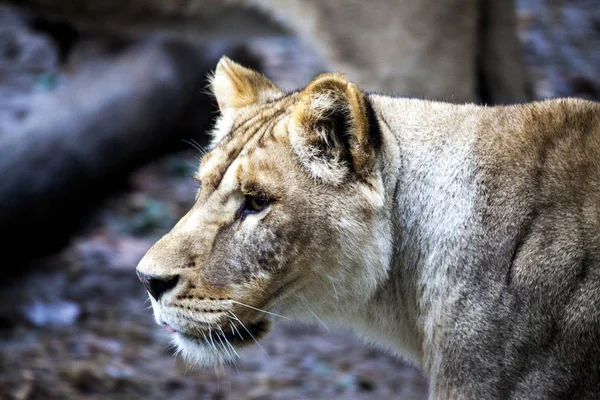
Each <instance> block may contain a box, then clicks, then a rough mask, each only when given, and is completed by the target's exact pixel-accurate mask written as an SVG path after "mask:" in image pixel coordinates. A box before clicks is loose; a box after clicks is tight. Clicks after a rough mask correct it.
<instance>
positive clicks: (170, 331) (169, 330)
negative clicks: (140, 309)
mask: <svg viewBox="0 0 600 400" xmlns="http://www.w3.org/2000/svg"><path fill="white" fill-rule="evenodd" d="M163 326H164V327H165V329H166V330H167V332H169V333H176V332H177V331H176V330H175V328H173V327H172V326H171V325H169V324H163Z"/></svg>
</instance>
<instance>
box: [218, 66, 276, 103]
mask: <svg viewBox="0 0 600 400" xmlns="http://www.w3.org/2000/svg"><path fill="white" fill-rule="evenodd" d="M210 86H211V89H212V92H213V94H214V95H215V97H216V99H217V102H218V103H219V109H220V110H221V112H224V111H225V110H227V109H230V108H240V107H244V106H247V105H250V104H253V103H266V102H268V101H271V100H275V99H277V98H279V97H281V96H282V95H283V92H281V90H279V89H278V88H277V86H275V84H274V83H273V82H271V81H270V80H269V79H268V78H267V77H265V76H264V75H262V74H260V73H258V72H256V71H253V70H251V69H248V68H245V67H242V66H241V65H240V64H238V63H236V62H233V61H231V60H230V59H229V58H227V57H225V56H223V57H221V59H220V60H219V63H218V64H217V69H216V70H215V74H214V76H213V77H212V79H211V83H210Z"/></svg>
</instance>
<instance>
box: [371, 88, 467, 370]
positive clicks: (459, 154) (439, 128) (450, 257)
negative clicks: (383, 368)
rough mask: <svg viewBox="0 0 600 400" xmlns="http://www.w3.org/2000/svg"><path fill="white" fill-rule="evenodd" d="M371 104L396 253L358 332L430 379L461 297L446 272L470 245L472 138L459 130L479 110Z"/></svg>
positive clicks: (381, 100) (377, 100)
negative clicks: (448, 314)
mask: <svg viewBox="0 0 600 400" xmlns="http://www.w3.org/2000/svg"><path fill="white" fill-rule="evenodd" d="M370 100H371V102H372V105H373V108H374V109H375V112H376V115H377V119H378V121H379V124H380V128H381V131H382V136H383V148H382V157H384V158H385V159H386V160H385V162H384V163H383V164H384V165H385V166H386V167H385V169H384V171H382V172H383V180H384V184H385V190H386V199H387V204H386V206H387V207H389V209H390V212H389V215H392V221H391V223H392V224H393V229H392V232H393V237H392V238H390V239H391V240H392V241H393V243H394V246H393V247H394V252H393V255H392V259H391V260H390V264H391V265H390V266H389V271H390V272H389V279H388V280H387V282H386V283H385V285H383V286H382V287H381V288H380V289H379V291H378V292H377V294H376V295H375V296H374V297H373V298H372V299H371V301H370V303H369V305H368V306H367V308H368V311H365V312H364V315H366V321H365V324H364V325H365V326H364V327H363V329H364V330H366V331H367V332H366V333H367V334H368V335H369V336H370V337H373V336H374V337H375V338H376V340H379V341H380V342H382V343H383V344H384V345H387V346H390V347H395V349H396V350H397V351H399V352H400V353H401V354H404V355H405V356H407V357H408V358H409V359H412V360H413V361H414V362H416V363H417V364H419V365H421V366H422V367H424V368H425V369H426V370H428V371H432V370H435V369H436V366H437V365H436V364H437V363H438V362H439V360H436V358H435V357H434V354H436V352H435V349H436V348H437V347H438V346H439V345H440V343H439V341H440V340H441V338H440V335H441V334H442V332H439V329H438V327H440V326H444V323H443V320H444V314H445V310H444V304H445V302H446V301H448V299H449V298H452V297H453V296H458V293H459V292H460V290H461V288H460V286H459V285H457V286H455V285H454V284H453V283H452V282H449V280H450V279H451V278H450V277H449V274H448V271H450V270H452V269H455V268H460V263H461V259H460V258H459V257H458V256H455V255H458V254H460V249H461V248H465V247H467V246H469V244H470V241H469V232H471V231H469V230H468V227H469V223H470V220H471V219H472V210H473V207H472V204H473V198H474V193H475V188H474V184H473V168H472V163H471V161H472V153H473V144H474V138H475V134H474V132H472V131H468V130H465V129H464V128H463V127H464V124H465V122H466V121H467V120H468V119H470V118H474V114H475V108H476V107H475V106H469V105H467V106H455V105H450V104H445V103H434V102H429V101H421V100H410V99H397V98H390V97H384V96H379V95H372V96H370ZM449 199H451V201H448V200H449Z"/></svg>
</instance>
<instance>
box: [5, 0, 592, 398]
mask: <svg viewBox="0 0 600 400" xmlns="http://www.w3.org/2000/svg"><path fill="white" fill-rule="evenodd" d="M224 54H225V55H228V56H229V57H230V58H232V59H234V60H236V61H238V62H240V63H242V64H244V65H247V66H250V67H252V68H255V69H258V70H260V71H261V72H263V73H265V74H266V75H267V76H268V77H270V78H271V79H273V80H274V81H275V82H276V83H277V84H278V85H280V87H281V88H283V89H284V90H293V89H296V88H299V87H302V86H303V85H305V84H306V83H307V82H308V81H309V80H310V79H311V78H312V77H314V76H315V75H316V74H317V73H319V72H322V71H325V70H337V71H341V72H344V73H346V74H348V75H349V76H350V78H351V79H353V80H354V81H356V82H357V83H358V84H359V86H361V87H362V88H364V89H366V90H370V91H378V92H383V93H388V94H397V95H403V96H411V97H419V98H428V99H437V100H445V101H452V102H477V103H485V104H502V103H515V102H522V101H527V100H535V99H544V98H551V97H559V96H577V97H583V98H587V99H595V100H598V99H600V0H517V2H516V4H515V3H513V2H512V1H508V0H501V1H494V0H470V1H463V0H460V1H459V0H404V1H396V0H377V1H371V2H363V1H360V0H332V1H327V2H321V1H320V0H305V1H300V0H272V1H267V0H254V1H241V0H238V1H236V0H231V1H228V2H218V1H215V0H213V1H210V0H164V1H154V0H119V1H115V0H107V1H100V0H95V1H92V0H88V1H86V2H81V1H78V0H53V1H46V0H0V254H1V262H0V265H1V267H0V274H1V276H2V278H3V283H4V284H3V285H2V289H1V290H0V398H2V399H5V398H6V399H21V400H25V399H106V398H110V399H136V398H145V399H164V398H173V399H304V398H311V399H321V398H327V399H390V398H394V399H422V398H424V397H425V396H426V393H427V381H426V379H425V378H424V377H423V376H422V375H421V373H420V372H419V371H418V370H416V369H414V368H413V367H411V366H408V365H406V364H405V363H403V362H402V361H401V360H399V359H398V358H396V357H394V356H391V355H389V354H387V353H385V352H383V351H380V350H378V349H376V348H374V347H372V346H370V345H368V344H364V343H363V342H362V341H361V340H358V339H355V338H354V337H353V336H352V335H351V334H350V333H347V332H339V331H337V330H328V329H326V328H325V327H307V326H303V325H297V324H288V325H281V326H279V327H277V328H276V329H275V330H274V332H272V333H271V334H270V335H269V336H268V337H267V338H266V339H265V340H264V341H263V342H262V347H263V349H264V350H261V349H260V348H258V347H254V348H251V349H247V350H245V351H243V354H242V355H243V357H242V359H241V360H240V362H239V364H238V365H237V366H225V367H221V368H216V369H203V370H200V371H194V370H192V369H190V368H189V367H187V366H186V365H185V364H184V363H183V362H182V361H181V360H180V359H177V358H174V357H173V349H172V348H171V347H170V345H169V341H168V339H167V337H166V335H164V334H163V332H162V329H159V327H157V326H155V324H154V321H153V318H152V314H151V310H150V309H149V303H148V302H146V301H145V300H146V298H147V295H146V293H145V291H144V289H143V286H142V285H141V284H140V283H139V282H138V280H137V277H136V276H135V272H134V268H135V266H136V264H137V262H138V261H139V260H140V259H141V257H142V256H143V254H144V253H145V251H146V250H147V249H148V248H149V247H150V246H151V245H152V244H153V243H154V242H155V241H156V240H157V239H158V238H160V237H161V235H163V234H164V233H166V232H167V231H168V230H169V228H170V227H171V226H173V225H174V223H175V222H176V221H177V220H178V219H179V218H180V217H181V216H182V215H183V214H184V213H185V212H186V211H187V209H188V208H189V207H190V206H191V204H192V201H193V198H194V193H195V190H196V186H195V183H194V182H193V181H192V179H191V176H192V174H193V172H194V170H195V168H196V165H197V163H198V159H199V156H200V154H201V148H202V146H203V145H205V144H206V142H207V136H206V131H207V129H209V128H210V124H211V122H212V121H213V120H214V117H215V115H216V114H215V112H216V111H215V104H214V102H213V99H212V98H211V97H210V96H209V95H208V94H207V91H206V84H207V81H206V76H207V73H208V72H209V71H210V70H212V69H213V68H214V67H215V66H216V62H217V60H218V59H219V58H220V57H221V56H222V55H224Z"/></svg>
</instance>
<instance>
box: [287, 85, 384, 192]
mask: <svg viewBox="0 0 600 400" xmlns="http://www.w3.org/2000/svg"><path fill="white" fill-rule="evenodd" d="M378 132H379V130H378V129H377V121H376V119H375V116H374V113H373V110H372V108H371V107H370V104H369V103H368V99H367V98H366V96H365V94H364V93H362V92H361V91H360V90H359V89H358V88H357V87H356V85H354V84H353V83H351V82H349V81H348V80H347V79H346V77H345V76H343V75H340V74H332V73H329V74H322V75H320V76H318V77H317V78H316V79H315V80H313V81H312V82H311V83H310V84H309V85H308V86H307V87H306V88H305V89H304V90H303V91H302V92H301V93H300V97H299V100H298V103H297V104H296V106H295V108H294V110H293V112H292V119H291V122H290V141H291V143H292V147H293V148H294V151H295V152H296V154H297V155H298V157H299V158H300V160H301V162H302V163H303V164H304V166H305V167H306V168H307V169H308V170H309V172H310V173H311V175H313V176H314V177H315V178H317V179H319V180H321V181H322V182H327V183H330V184H333V185H337V184H340V183H342V182H343V181H344V180H345V179H346V178H347V177H349V176H351V175H353V174H354V175H356V176H357V177H359V178H360V177H362V178H365V177H366V176H368V175H369V174H370V173H371V172H372V170H373V167H374V162H375V151H376V147H377V144H378V141H379V137H378V135H379V133H378ZM374 136H377V137H374Z"/></svg>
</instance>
